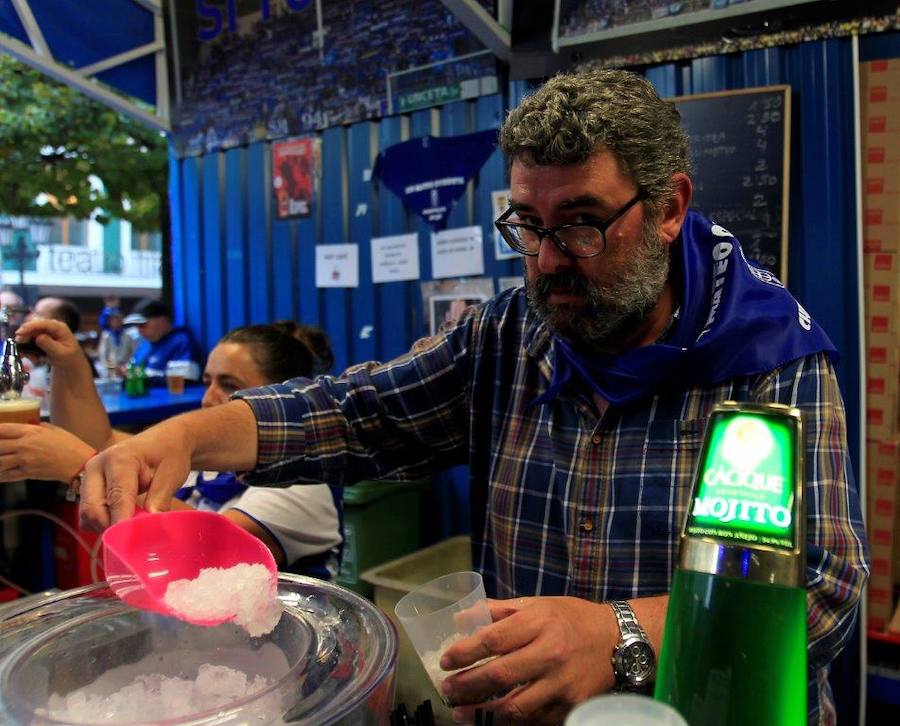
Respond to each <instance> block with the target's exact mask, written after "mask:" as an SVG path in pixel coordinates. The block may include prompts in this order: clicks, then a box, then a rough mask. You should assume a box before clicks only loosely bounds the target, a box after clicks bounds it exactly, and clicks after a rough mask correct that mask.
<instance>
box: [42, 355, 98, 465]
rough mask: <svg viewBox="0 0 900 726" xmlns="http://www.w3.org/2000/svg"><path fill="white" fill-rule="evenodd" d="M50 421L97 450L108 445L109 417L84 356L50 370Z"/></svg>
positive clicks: (88, 363) (52, 367)
mask: <svg viewBox="0 0 900 726" xmlns="http://www.w3.org/2000/svg"><path fill="white" fill-rule="evenodd" d="M50 421H51V422H52V423H54V424H55V425H57V426H59V427H60V428H64V429H65V430H66V431H69V432H70V433H73V434H75V435H76V436H77V437H78V438H79V439H81V440H82V441H84V442H85V443H87V444H89V445H90V446H93V447H94V448H95V449H97V450H101V449H104V448H106V447H107V446H108V445H109V444H110V436H111V434H112V429H111V427H110V425H109V416H107V414H106V409H104V408H103V402H102V401H101V400H100V396H99V395H97V388H96V386H95V385H94V376H93V373H92V372H91V368H90V362H89V361H88V359H87V358H86V357H85V356H83V355H82V356H79V357H77V358H76V359H74V360H72V361H71V362H66V363H64V364H57V365H54V366H51V368H50Z"/></svg>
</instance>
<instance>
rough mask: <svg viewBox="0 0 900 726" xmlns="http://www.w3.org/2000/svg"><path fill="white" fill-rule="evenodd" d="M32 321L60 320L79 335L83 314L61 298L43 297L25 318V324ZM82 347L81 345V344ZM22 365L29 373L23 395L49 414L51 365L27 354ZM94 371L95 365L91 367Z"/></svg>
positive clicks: (43, 412) (39, 356)
mask: <svg viewBox="0 0 900 726" xmlns="http://www.w3.org/2000/svg"><path fill="white" fill-rule="evenodd" d="M30 320H58V321H60V322H61V323H63V324H65V326H66V327H67V328H68V329H69V330H70V331H71V332H72V334H73V335H77V334H78V329H79V328H80V327H81V312H80V311H79V310H78V308H77V307H76V305H75V303H73V302H71V301H69V300H65V299H64V298H61V297H42V298H40V299H39V300H38V301H37V302H36V303H35V304H34V307H32V308H31V311H30V312H29V313H28V314H27V315H26V316H25V322H28V321H30ZM79 345H80V343H79ZM82 352H84V355H85V357H86V358H88V360H90V357H89V356H88V354H87V352H86V351H84V348H83V347H82ZM22 365H23V367H24V368H25V370H26V371H27V372H28V382H27V383H26V384H25V386H24V387H23V389H22V393H23V395H25V396H26V397H29V398H37V399H39V400H40V401H41V413H42V414H47V413H48V408H47V406H48V400H49V399H48V396H47V389H48V388H49V386H50V364H49V362H48V360H47V359H46V357H45V356H43V355H39V354H38V355H35V354H34V353H27V354H25V355H23V356H22ZM91 370H92V371H93V370H94V369H93V365H92V366H91Z"/></svg>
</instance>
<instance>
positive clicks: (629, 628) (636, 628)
mask: <svg viewBox="0 0 900 726" xmlns="http://www.w3.org/2000/svg"><path fill="white" fill-rule="evenodd" d="M609 606H610V607H611V608H612V609H613V612H614V613H615V614H616V622H618V623H619V632H620V633H621V634H622V640H625V639H626V638H627V637H628V636H637V637H639V638H640V639H641V640H647V633H645V632H644V629H643V628H642V627H641V624H640V623H639V622H638V621H637V618H636V617H635V616H634V610H632V609H631V605H629V604H628V603H627V602H625V601H624V600H612V601H611V602H610V603H609Z"/></svg>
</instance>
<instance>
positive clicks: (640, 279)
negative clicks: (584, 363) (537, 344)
mask: <svg viewBox="0 0 900 726" xmlns="http://www.w3.org/2000/svg"><path fill="white" fill-rule="evenodd" d="M548 243H550V244H552V242H549V240H548ZM670 266H671V265H670V260H669V245H667V244H665V243H664V242H663V241H662V240H661V239H660V234H659V227H658V225H656V224H645V225H644V232H643V239H642V241H641V244H640V245H639V246H638V249H637V250H636V251H635V254H634V256H633V257H631V258H630V259H629V260H628V262H627V263H626V265H625V266H624V267H623V269H622V270H621V272H620V275H619V277H618V279H616V280H614V281H613V282H611V283H608V284H604V285H598V284H595V283H592V282H589V281H588V280H587V279H585V278H584V277H582V276H581V275H579V274H578V273H576V272H574V271H571V272H563V273H560V274H556V275H549V274H547V275H538V276H537V277H536V278H535V279H534V280H528V279H527V278H526V280H525V292H526V294H527V296H528V302H529V304H530V305H531V307H532V308H533V309H534V310H535V311H536V312H537V313H538V315H540V317H541V318H543V320H544V321H545V322H546V323H547V326H548V327H549V328H550V329H551V330H552V331H553V332H555V333H557V334H559V335H561V336H563V337H564V338H568V339H569V340H571V341H572V342H574V343H580V344H581V345H583V346H585V347H588V348H594V349H598V350H604V349H607V348H609V347H614V346H615V345H616V344H618V343H621V342H622V341H623V340H624V339H626V338H627V337H628V336H630V335H631V334H632V333H634V331H635V330H636V329H637V328H638V326H640V324H641V323H642V322H643V321H644V320H645V318H646V317H647V315H648V314H649V313H650V311H651V310H652V309H653V307H654V306H655V305H656V303H657V302H658V301H659V298H660V295H661V294H662V291H663V289H664V288H665V285H666V280H668V278H669V268H670ZM559 289H563V290H567V291H571V292H574V293H577V294H579V295H581V296H582V297H583V298H584V306H583V307H580V308H576V307H571V306H569V305H551V304H550V303H548V302H547V298H548V296H549V294H550V291H551V290H559Z"/></svg>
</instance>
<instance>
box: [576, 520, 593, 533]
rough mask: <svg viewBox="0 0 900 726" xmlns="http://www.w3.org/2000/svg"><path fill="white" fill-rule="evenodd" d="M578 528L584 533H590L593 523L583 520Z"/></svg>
mask: <svg viewBox="0 0 900 726" xmlns="http://www.w3.org/2000/svg"><path fill="white" fill-rule="evenodd" d="M578 526H579V527H581V529H582V531H584V532H590V531H591V530H592V529H594V523H593V522H592V521H591V520H590V519H585V520H584V521H583V522H582V523H581V524H579V525H578Z"/></svg>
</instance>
